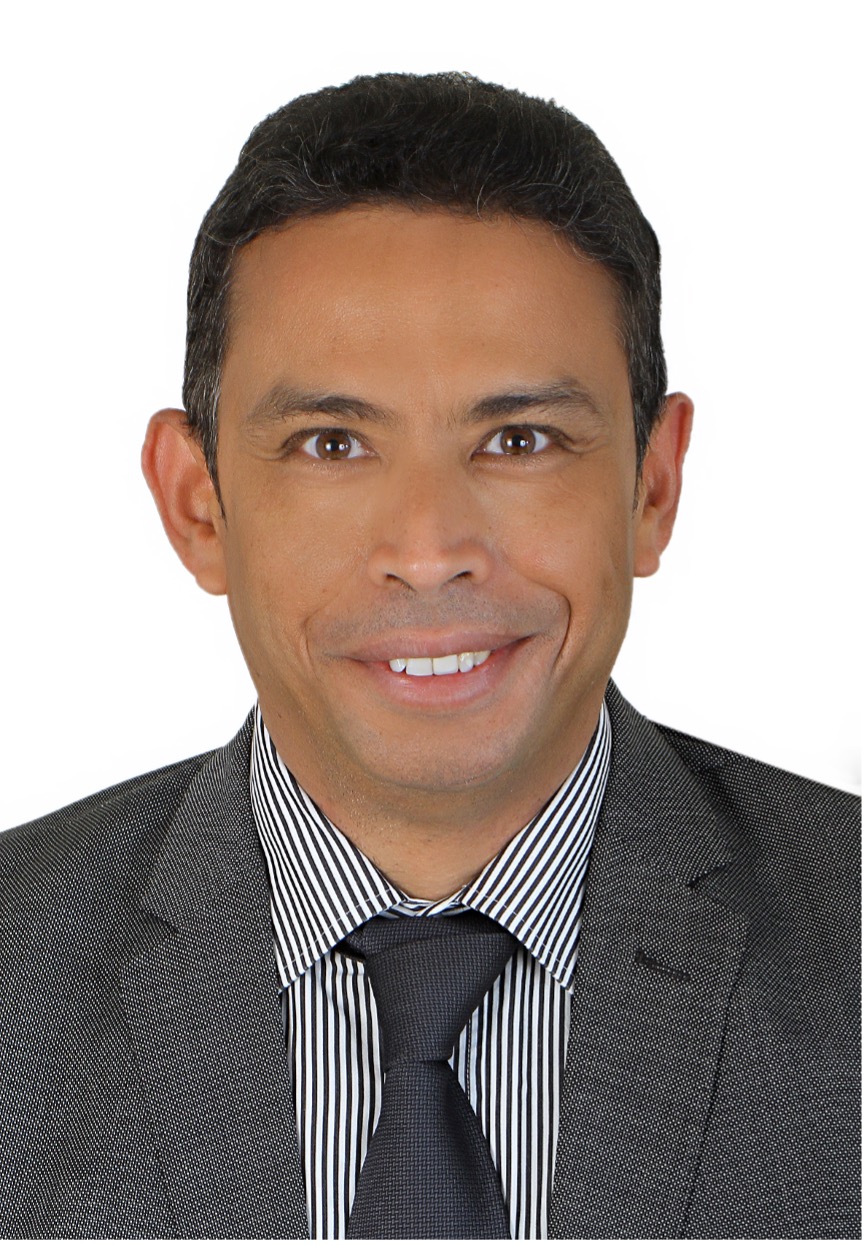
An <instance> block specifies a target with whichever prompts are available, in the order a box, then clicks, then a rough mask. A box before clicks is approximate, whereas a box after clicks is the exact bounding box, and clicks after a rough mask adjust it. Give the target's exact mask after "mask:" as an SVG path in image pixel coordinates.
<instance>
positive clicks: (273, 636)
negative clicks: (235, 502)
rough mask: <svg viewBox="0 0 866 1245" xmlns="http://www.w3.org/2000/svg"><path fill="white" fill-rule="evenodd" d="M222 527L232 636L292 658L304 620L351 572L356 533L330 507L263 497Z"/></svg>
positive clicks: (326, 601)
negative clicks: (225, 531) (225, 532)
mask: <svg viewBox="0 0 866 1245" xmlns="http://www.w3.org/2000/svg"><path fill="white" fill-rule="evenodd" d="M229 522H230V527H229V533H228V539H227V568H228V581H229V582H228V595H229V604H230V607H231V611H232V616H233V618H234V619H235V626H236V628H237V630H238V634H239V636H241V638H242V641H243V639H244V638H245V639H246V640H247V643H248V644H252V645H256V646H259V647H264V648H265V649H267V650H271V651H272V652H279V653H281V655H282V657H283V659H285V658H286V657H288V658H289V659H291V654H292V652H293V651H294V650H296V649H297V648H298V647H299V645H301V644H302V643H303V637H304V634H305V632H306V631H307V629H308V626H309V624H310V620H311V619H313V618H314V617H315V616H316V615H317V614H318V613H319V612H320V611H321V610H323V609H326V608H327V606H328V605H329V603H330V602H332V601H333V600H334V599H335V598H336V597H337V596H339V594H340V593H341V592H342V591H343V590H344V589H345V587H346V584H347V580H348V579H349V578H350V577H351V575H352V573H353V569H355V568H357V566H358V540H357V535H356V534H355V533H354V532H353V531H352V530H351V526H350V525H349V524H347V523H346V521H345V519H344V518H342V517H341V516H340V515H338V514H335V513H334V510H333V508H328V507H322V506H319V507H312V506H310V505H305V504H304V502H303V499H302V498H296V499H294V504H290V503H289V502H288V501H287V499H286V498H285V497H283V496H276V497H271V496H269V495H268V494H267V493H262V494H261V496H260V498H259V501H258V504H257V505H256V506H254V507H251V508H249V509H248V510H247V511H245V512H243V513H235V514H230V516H229Z"/></svg>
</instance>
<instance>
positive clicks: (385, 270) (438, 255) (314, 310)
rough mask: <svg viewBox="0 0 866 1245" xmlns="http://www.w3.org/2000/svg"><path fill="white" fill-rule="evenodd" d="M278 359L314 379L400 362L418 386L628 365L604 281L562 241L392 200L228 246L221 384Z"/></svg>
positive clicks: (513, 223) (516, 225)
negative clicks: (232, 249)
mask: <svg viewBox="0 0 866 1245" xmlns="http://www.w3.org/2000/svg"><path fill="white" fill-rule="evenodd" d="M286 366H288V367H290V368H291V369H292V370H293V371H298V370H300V371H301V372H302V373H304V375H303V377H302V378H300V379H303V380H304V381H305V383H312V382H315V383H319V384H331V383H336V382H337V381H338V380H339V373H340V372H341V371H342V372H349V373H351V374H352V376H353V377H354V376H356V375H357V374H358V373H359V371H360V372H363V373H364V375H365V376H367V377H369V378H370V380H371V382H373V381H374V380H375V373H376V371H377V369H378V370H379V371H381V370H382V368H387V369H389V374H390V375H391V376H392V377H393V375H394V373H395V371H396V370H397V369H400V370H401V371H402V373H403V374H405V375H407V376H408V375H411V377H412V383H413V384H414V385H415V386H416V388H417V387H418V386H419V385H422V384H423V382H424V378H425V376H426V377H427V378H428V379H429V380H430V381H431V382H432V381H434V380H435V379H437V378H438V379H439V380H440V381H441V379H442V377H443V376H445V375H447V376H448V377H449V378H450V379H455V378H458V377H461V376H462V377H463V379H465V381H466V383H467V384H469V383H472V382H473V380H475V381H477V382H478V383H479V384H481V385H482V386H483V384H484V377H483V376H482V375H480V374H479V372H484V371H489V372H490V373H491V378H490V379H493V375H494V374H501V373H502V372H503V371H506V372H507V371H509V370H514V369H515V368H516V369H517V370H518V371H519V370H523V371H530V372H533V373H536V374H537V375H535V376H534V377H533V379H537V380H542V381H543V380H549V379H552V378H553V377H554V376H555V377H557V378H558V377H560V376H563V375H570V374H573V373H574V371H575V368H576V367H578V368H579V369H580V370H583V371H584V372H586V371H587V369H588V372H589V373H590V374H589V375H584V376H582V377H580V379H581V380H583V381H591V380H592V375H591V374H592V373H605V372H608V373H610V372H611V370H613V371H615V372H616V373H617V374H618V376H619V377H620V378H621V379H622V378H624V377H625V374H626V364H625V356H624V351H623V348H622V342H621V335H620V332H619V307H618V298H617V289H616V285H615V283H614V281H613V278H612V277H611V276H610V274H609V273H608V272H607V271H606V269H604V268H603V267H602V266H601V265H600V264H598V263H597V262H595V261H593V260H590V259H588V258H587V257H586V256H584V255H582V254H580V253H578V252H576V251H575V250H574V248H573V247H572V246H571V244H570V242H569V240H568V239H567V238H566V237H565V236H563V235H562V234H558V233H557V232H555V231H554V230H553V229H552V228H550V227H549V226H548V225H546V224H542V223H539V222H535V221H529V220H525V219H514V218H512V217H508V216H503V215H496V216H488V217H484V218H478V217H476V216H471V215H468V214H464V213H458V212H453V211H450V210H447V209H439V208H437V209H430V208H424V209H420V210H418V209H415V208H412V207H407V206H403V205H399V206H392V205H387V206H375V207H369V206H363V207H352V208H348V209H344V210H341V211H339V212H336V213H329V214H327V215H321V216H314V217H307V218H304V219H301V220H298V221H293V222H291V223H290V224H288V225H287V226H284V227H281V228H279V229H275V230H270V231H268V232H266V233H264V234H262V235H260V236H259V237H258V238H256V239H254V240H253V241H252V242H250V243H248V244H247V245H246V246H245V247H244V248H243V249H242V251H241V252H240V253H239V255H238V257H237V260H236V266H235V271H234V275H233V284H232V296H231V314H230V320H229V337H228V349H227V354H226V363H225V372H226V374H225V376H224V380H225V381H227V382H229V387H230V388H231V387H233V386H232V380H233V379H234V377H235V374H236V373H238V372H242V373H244V374H245V376H246V377H247V379H248V380H249V379H251V375H252V373H258V372H261V373H273V372H274V370H275V369H279V368H280V367H283V368H284V367H286ZM545 372H546V373H548V374H549V375H547V376H545V375H543V373H545ZM315 373H318V374H315Z"/></svg>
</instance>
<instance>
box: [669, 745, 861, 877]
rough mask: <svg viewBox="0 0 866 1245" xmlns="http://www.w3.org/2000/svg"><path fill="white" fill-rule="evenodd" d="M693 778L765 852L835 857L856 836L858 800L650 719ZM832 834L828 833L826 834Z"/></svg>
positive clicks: (858, 819)
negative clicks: (778, 850) (804, 852)
mask: <svg viewBox="0 0 866 1245" xmlns="http://www.w3.org/2000/svg"><path fill="white" fill-rule="evenodd" d="M653 725H654V726H655V729H656V730H657V731H658V732H659V733H660V734H661V736H662V737H663V739H664V740H665V742H666V743H667V744H668V746H669V747H670V748H671V749H673V751H674V752H676V753H677V755H678V756H679V758H680V760H681V761H682V763H683V764H684V765H685V767H686V768H687V769H688V770H689V771H690V772H691V773H692V774H693V775H694V777H695V778H696V780H697V781H698V782H699V783H700V784H701V785H702V786H703V787H704V788H705V789H706V790H707V791H708V792H709V793H711V794H712V796H713V797H714V800H715V802H717V803H721V804H722V805H723V806H724V808H725V811H726V812H727V813H728V814H730V815H732V819H733V821H734V822H735V823H736V824H738V825H740V826H741V827H743V828H745V827H749V828H750V832H751V833H752V834H753V835H758V836H759V838H760V839H761V841H762V842H763V843H764V845H765V847H766V848H767V849H768V850H771V849H772V848H774V847H782V846H784V848H785V849H786V850H789V851H790V850H792V849H793V850H796V849H797V848H798V847H804V848H806V849H807V850H809V851H811V852H814V851H815V849H816V848H818V847H820V848H821V849H823V851H824V853H825V855H828V856H830V857H832V856H834V855H835V854H836V852H837V849H839V848H843V849H844V848H845V847H848V848H850V847H851V846H853V845H854V844H855V843H856V841H857V838H858V835H859V827H860V806H861V805H860V799H859V797H858V796H856V795H852V794H851V793H850V792H847V791H840V790H838V789H837V788H836V787H829V786H826V785H825V784H824V783H820V782H815V781H813V780H812V779H810V778H804V777H802V776H801V775H799V774H793V773H790V772H789V771H788V770H783V769H779V768H778V767H777V766H774V765H769V764H767V763H766V762H764V761H758V760H755V758H754V757H749V756H744V755H743V754H742V753H739V752H734V751H732V750H731V749H729V748H725V747H722V746H720V745H718V744H712V743H708V742H707V741H706V740H703V739H698V738H696V737H695V736H694V735H688V734H686V733H685V732H683V731H678V730H674V729H673V728H671V727H669V726H663V725H661V724H659V723H654V724H653ZM829 832H832V833H829Z"/></svg>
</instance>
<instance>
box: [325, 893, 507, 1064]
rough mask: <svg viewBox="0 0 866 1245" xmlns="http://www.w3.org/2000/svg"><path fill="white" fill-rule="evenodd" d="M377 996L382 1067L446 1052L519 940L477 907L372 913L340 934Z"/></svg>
mask: <svg viewBox="0 0 866 1245" xmlns="http://www.w3.org/2000/svg"><path fill="white" fill-rule="evenodd" d="M344 945H345V946H347V947H348V949H349V950H350V951H351V952H353V953H355V954H358V955H360V956H361V957H362V958H363V960H364V965H365V969H366V972H367V976H368V978H369V981H370V985H371V987H372V990H373V995H374V997H375V999H376V1008H377V1011H378V1013H379V1027H380V1029H381V1031H382V1044H383V1062H384V1067H385V1070H386V1071H387V1070H388V1069H389V1068H392V1067H393V1066H394V1065H395V1064H399V1063H414V1062H417V1061H430V1060H434V1061H438V1060H447V1059H449V1058H450V1056H451V1052H452V1051H453V1049H454V1046H455V1044H456V1042H457V1038H458V1037H459V1035H460V1032H461V1030H462V1029H463V1028H464V1027H465V1025H466V1023H467V1021H468V1020H469V1017H470V1016H471V1015H472V1013H473V1012H474V1011H475V1009H476V1007H477V1006H478V1004H479V1003H480V1002H481V1000H482V999H483V998H484V995H485V994H486V993H487V991H488V990H489V989H490V987H491V986H492V985H493V983H494V981H495V980H496V978H497V977H498V976H499V975H500V973H501V972H502V970H503V969H504V968H505V965H506V964H507V963H508V961H509V959H510V958H511V956H512V955H513V954H514V951H515V948H516V946H517V940H516V939H515V938H514V937H513V936H512V935H511V934H509V933H508V932H507V930H504V929H503V928H502V926H501V925H497V924H496V922H495V921H493V920H491V919H490V918H489V917H486V916H482V915H480V914H479V913H477V912H469V913H461V914H460V915H458V916H441V917H397V918H387V917H374V918H373V919H372V920H371V921H367V923H366V924H365V925H362V926H361V927H360V929H358V930H356V931H355V932H354V933H353V934H350V935H349V937H348V938H346V939H345V943H344Z"/></svg>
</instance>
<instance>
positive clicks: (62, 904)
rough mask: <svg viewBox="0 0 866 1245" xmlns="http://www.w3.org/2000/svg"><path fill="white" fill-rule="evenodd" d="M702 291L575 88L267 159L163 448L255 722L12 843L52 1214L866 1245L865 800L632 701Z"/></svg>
mask: <svg viewBox="0 0 866 1245" xmlns="http://www.w3.org/2000/svg"><path fill="white" fill-rule="evenodd" d="M659 301H660V291H659V276H658V248H657V244H656V240H655V237H654V234H653V232H652V230H651V229H650V227H649V225H648V224H647V222H646V221H645V220H644V218H643V216H642V215H641V213H640V211H639V209H638V207H637V205H636V204H635V202H634V200H633V198H632V196H631V194H630V192H629V191H628V188H627V186H626V185H625V183H624V181H623V179H622V176H621V174H620V173H619V170H618V169H617V167H616V166H615V164H614V163H613V161H612V160H611V158H610V156H609V155H608V154H607V152H606V151H605V149H604V148H603V147H602V146H601V145H600V143H599V142H598V140H597V139H596V138H595V136H594V135H593V134H592V132H591V131H589V130H588V129H587V128H586V127H585V126H583V125H582V124H581V123H580V122H578V121H576V120H575V119H574V118H573V117H571V116H570V115H569V114H567V113H565V112H563V111H562V110H560V109H558V108H557V107H556V106H554V105H552V104H545V103H542V102H541V101H538V100H531V99H527V98H526V97H524V96H522V95H520V94H518V93H516V92H511V91H506V90H504V89H503V88H500V87H495V86H491V85H487V84H483V83H480V82H477V81H475V80H474V79H471V78H468V77H465V76H460V75H433V76H430V77H413V76H409V75H382V76H380V77H376V78H366V79H356V80H355V81H354V82H352V83H350V84H348V86H345V87H342V88H339V89H336V90H327V91H322V92H319V93H318V94H316V95H312V96H308V97H305V98H302V99H299V100H296V101H294V102H293V103H292V104H289V105H288V106H287V107H286V108H284V109H281V110H280V111H279V112H277V113H275V114H274V115H273V116H272V117H270V118H268V119H267V120H266V121H265V122H263V123H262V124H261V125H260V126H259V127H258V128H257V129H256V131H254V133H253V135H252V136H251V138H250V140H249V142H248V143H247V145H246V147H245V148H244V151H243V152H242V153H241V158H240V161H239V164H238V167H237V169H236V170H235V172H234V173H233V174H232V176H231V177H230V179H229V181H228V182H227V183H226V186H225V187H224V188H223V190H222V191H221V193H220V195H219V196H218V198H217V200H216V202H215V204H214V205H213V207H212V208H211V210H210V212H209V213H208V215H207V217H206V218H205V221H204V223H203V225H202V228H201V230H200V232H199V236H198V239H197V241H196V246H195V250H194V253H193V259H192V266H191V275H190V291H189V332H188V349H187V366H186V377H185V389H184V401H185V405H186V411H185V412H184V411H173V410H166V411H160V412H159V413H158V414H157V415H155V416H154V417H153V419H152V420H151V423H150V425H149V428H148V432H147V437H146V441H145V446H144V451H143V467H144V472H145V475H146V477H147V480H148V483H149V485H150V487H151V490H152V492H153V494H154V498H155V500H156V503H157V506H158V508H159V512H160V515H161V518H162V521H163V524H164V526H165V529H166V532H167V534H168V536H169V539H170V540H171V542H172V544H173V546H174V548H175V550H176V552H177V553H178V555H179V556H180V558H181V559H182V561H183V563H184V564H185V565H186V567H187V568H188V569H189V570H190V571H191V572H192V573H193V575H194V576H195V577H196V579H197V581H198V583H199V584H200V586H201V587H202V588H204V589H205V590H206V591H208V592H213V593H226V594H227V596H228V601H229V606H230V609H231V612H232V617H233V621H234V624H235V628H236V631H237V634H238V639H239V642H240V644H241V647H242V649H243V652H244V655H245V658H246V660H247V663H248V665H249V669H250V672H251V675H252V678H253V681H254V683H255V685H256V689H257V692H258V704H257V706H256V708H255V710H254V712H253V713H252V714H251V715H250V718H249V720H248V721H247V723H246V724H245V725H244V727H243V728H242V730H241V731H240V733H239V734H238V736H237V737H236V738H235V739H234V740H233V741H232V742H231V743H230V744H229V745H228V746H227V747H226V748H224V749H221V750H219V751H217V752H215V753H212V754H209V755H206V756H203V757H198V758H194V759H192V760H190V761H186V762H182V763H180V764H178V765H175V766H172V767H169V768H168V769H166V770H162V771H159V772H157V773H155V774H151V775H148V776H145V777H143V778H139V779H134V780H132V781H130V782H127V783H125V784H122V785H121V786H120V787H117V788H114V789H112V790H110V791H108V792H103V793H102V794H100V795H97V796H94V797H91V798H90V799H88V800H85V801H82V802H81V803H80V804H77V805H75V806H73V807H72V808H69V809H65V810H62V811H61V812H59V813H56V814H54V815H53V816H51V817H48V818H45V819H43V820H41V821H39V822H36V823H33V824H32V825H29V826H24V827H21V828H19V829H18V830H14V831H10V832H8V833H7V834H5V835H3V836H2V838H0V858H2V861H3V877H4V883H3V886H4V922H5V926H4V933H3V942H2V947H3V952H4V957H8V963H4V969H5V971H4V974H3V981H4V983H6V989H7V990H8V991H9V992H10V993H9V1003H8V1006H7V1009H6V1016H7V1021H6V1023H7V1025H8V1036H7V1037H6V1042H5V1047H4V1055H3V1071H4V1081H3V1102H4V1117H5V1120H4V1128H3V1151H2V1165H0V1173H2V1174H0V1191H2V1197H0V1200H2V1204H3V1219H2V1222H3V1224H4V1226H5V1227H6V1229H7V1231H8V1232H9V1233H10V1234H12V1235H30V1236H147V1237H153V1236H163V1237H165V1236H191V1237H224V1236H234V1237H304V1236H308V1235H309V1236H312V1237H326V1238H327V1237H336V1238H343V1237H352V1238H358V1237H362V1238H363V1237H383V1238H384V1237H409V1238H415V1237H419V1238H420V1237H427V1238H431V1237H446V1238H464V1237H496V1238H499V1237H502V1238H505V1237H513V1238H518V1239H533V1238H544V1237H548V1236H549V1237H566V1238H575V1237H623V1236H625V1237H677V1236H679V1237H692V1238H698V1237H845V1236H852V1235H856V1234H857V1231H858V1226H857V1225H858V1219H857V1192H856V1189H857V1182H856V1179H855V1175H856V1173H855V1163H856V1161H855V1138H854V1133H855V1128H856V1122H855V1121H856V1115H855V1109H854V1104H855V1101H856V1076H855V1069H856V1062H855V1050H856V1042H855V1036H854V1033H855V1024H854V1015H855V1011H854V997H855V984H854V969H853V932H852V924H853V912H854V890H853V887H854V872H855V869H854V864H853V860H854V856H853V852H852V850H851V847H852V839H853V835H854V832H855V825H856V818H855V801H854V800H853V799H852V798H851V797H848V796H845V795H842V794H841V793H838V792H834V791H832V790H830V789H828V788H825V787H822V786H819V785H818V784H814V783H811V782H808V781H806V780H803V779H800V778H797V777H794V776H793V775H790V774H785V773H782V772H781V771H778V770H774V769H772V768H771V767H768V766H765V765H761V764H759V763H757V762H754V761H751V760H748V759H747V758H744V757H741V756H737V755H736V754H733V753H730V752H727V751H724V750H722V749H719V748H716V747H713V746H710V745H708V744H704V743H702V742H700V741H698V740H695V739H692V738H689V737H687V736H684V735H681V734H679V733H677V732H674V731H671V730H667V729H663V728H659V727H656V726H653V725H652V724H650V723H649V722H648V721H646V720H645V719H644V718H642V717H641V716H640V715H639V714H638V713H637V712H636V711H635V710H634V709H632V708H631V707H630V706H629V705H628V704H627V703H626V702H625V701H624V700H623V698H622V696H621V695H620V693H619V692H618V690H617V689H616V688H615V687H614V686H613V685H612V684H611V683H610V682H609V676H610V672H611V669H612V667H613V663H614V660H615V657H616V654H617V651H618V649H619V646H620V644H621V641H622V638H623V635H624V632H625V628H626V624H627V620H628V613H629V604H630V593H631V581H632V578H633V577H634V576H635V575H650V574H653V573H654V572H655V570H656V569H657V567H658V564H659V559H660V556H661V554H662V552H663V551H664V548H665V547H666V545H667V542H668V540H669V539H670V535H671V531H672V527H673V523H674V519H675V515H676V509H677V502H678V498H679V492H680V485H681V478H682V467H683V460H684V456H685V453H686V448H687V445H688V439H689V432H690V428H691V420H692V404H691V402H690V401H689V399H688V398H687V397H685V396H684V395H683V394H679V393H673V394H667V395H666V393H665V388H666V377H665V367H664V358H663V354H662V347H661V340H660V334H659ZM755 699H756V700H757V699H758V698H757V697H756V698H755ZM749 711H750V712H752V711H759V705H758V708H757V710H755V709H754V708H753V707H752V706H751V705H750V706H749ZM275 965H276V968H275Z"/></svg>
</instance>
